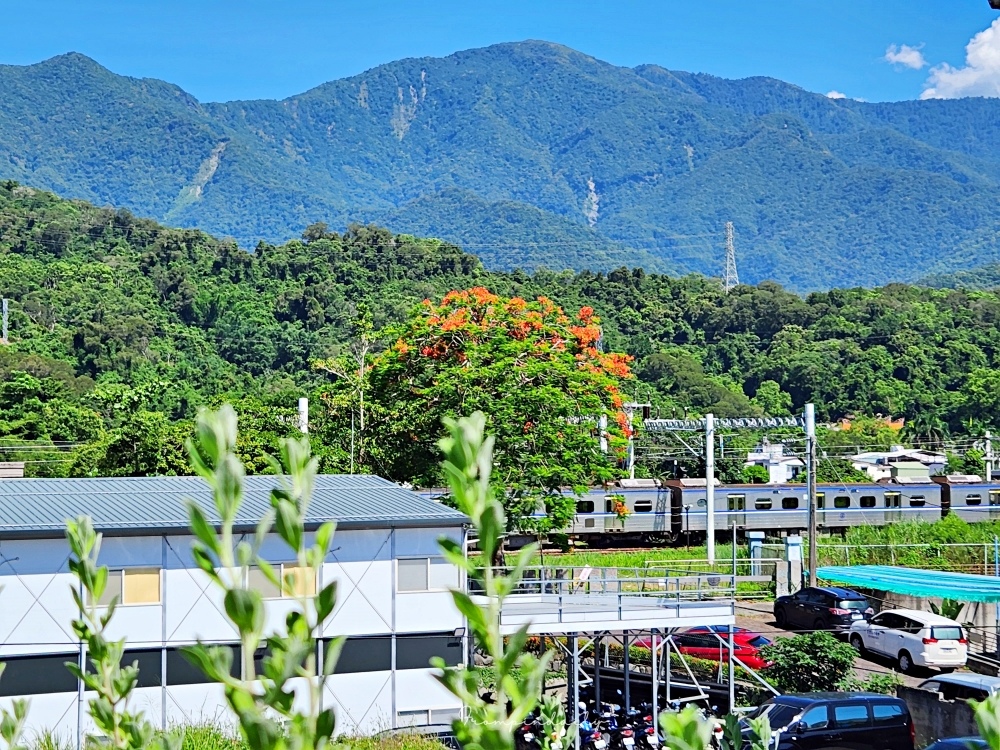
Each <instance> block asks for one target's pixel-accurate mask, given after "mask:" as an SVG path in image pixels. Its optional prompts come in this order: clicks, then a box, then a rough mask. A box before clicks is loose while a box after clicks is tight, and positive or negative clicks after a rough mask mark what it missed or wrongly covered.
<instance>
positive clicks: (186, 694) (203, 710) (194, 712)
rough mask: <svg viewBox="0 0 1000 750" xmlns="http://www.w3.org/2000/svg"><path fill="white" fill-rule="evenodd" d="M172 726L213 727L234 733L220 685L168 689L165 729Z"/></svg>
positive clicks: (232, 717) (234, 720)
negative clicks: (197, 725) (205, 725)
mask: <svg viewBox="0 0 1000 750" xmlns="http://www.w3.org/2000/svg"><path fill="white" fill-rule="evenodd" d="M173 724H212V725H214V726H217V727H219V728H221V729H233V730H235V729H236V727H237V726H238V725H237V721H236V717H235V715H233V713H232V712H231V711H230V710H229V707H228V706H227V705H226V696H225V692H224V690H223V687H222V685H219V684H206V685H173V686H171V687H168V688H167V726H170V725H173Z"/></svg>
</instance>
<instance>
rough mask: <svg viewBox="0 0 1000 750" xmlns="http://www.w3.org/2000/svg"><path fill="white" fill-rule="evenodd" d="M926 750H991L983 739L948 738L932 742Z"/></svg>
mask: <svg viewBox="0 0 1000 750" xmlns="http://www.w3.org/2000/svg"><path fill="white" fill-rule="evenodd" d="M924 750H989V744H987V742H986V740H984V739H983V738H982V737H946V738H945V739H943V740H938V741H937V742H932V743H931V744H929V745H928V746H927V747H925V748H924Z"/></svg>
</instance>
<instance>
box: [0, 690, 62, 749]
mask: <svg viewBox="0 0 1000 750" xmlns="http://www.w3.org/2000/svg"><path fill="white" fill-rule="evenodd" d="M12 700H13V699H12V698H3V699H0V706H3V707H4V708H8V709H9V708H10V707H11V701H12ZM30 701H31V705H30V706H29V707H28V719H27V722H26V724H25V735H26V738H27V739H28V740H29V741H30V740H31V739H33V738H35V737H39V736H40V735H42V734H44V733H46V732H52V733H53V734H55V736H56V737H57V738H58V739H60V740H63V743H64V746H66V745H69V746H73V747H75V746H76V727H77V711H76V707H77V700H76V693H48V694H47V695H33V696H30ZM29 744H30V742H29Z"/></svg>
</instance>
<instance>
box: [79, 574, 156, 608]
mask: <svg viewBox="0 0 1000 750" xmlns="http://www.w3.org/2000/svg"><path fill="white" fill-rule="evenodd" d="M149 573H156V576H157V582H156V595H157V598H156V601H152V602H130V601H126V600H125V589H126V586H125V579H126V578H128V576H129V574H133V575H135V574H149ZM112 581H117V584H118V589H117V593H112V590H111V588H110V587H111V586H112ZM107 586H108V587H106V588H105V589H104V594H103V595H102V596H101V597H100V598H99V599H98V600H97V602H93V600H91V599H90V594H89V593H88V594H87V600H88V601H89V602H91V603H93V604H94V605H95V606H96V607H98V608H100V609H107V608H108V607H110V606H111V600H112V599H114V598H117V600H118V601H117V603H116V604H115V608H118V607H162V606H163V568H162V567H160V566H157V565H135V566H132V567H128V568H125V567H117V568H108V584H107Z"/></svg>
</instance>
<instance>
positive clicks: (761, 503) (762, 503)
mask: <svg viewBox="0 0 1000 750" xmlns="http://www.w3.org/2000/svg"><path fill="white" fill-rule="evenodd" d="M753 507H754V508H756V509H757V510H771V498H769V497H758V498H756V499H755V500H754V501H753Z"/></svg>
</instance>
